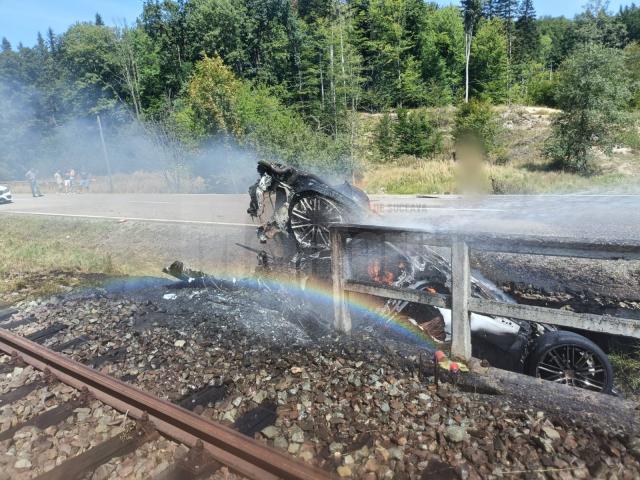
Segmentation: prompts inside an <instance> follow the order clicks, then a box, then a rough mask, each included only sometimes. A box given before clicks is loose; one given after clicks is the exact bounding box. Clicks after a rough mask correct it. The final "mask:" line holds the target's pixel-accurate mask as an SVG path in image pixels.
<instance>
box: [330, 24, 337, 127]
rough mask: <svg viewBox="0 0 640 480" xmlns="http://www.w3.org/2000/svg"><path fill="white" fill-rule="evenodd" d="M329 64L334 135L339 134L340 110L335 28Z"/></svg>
mask: <svg viewBox="0 0 640 480" xmlns="http://www.w3.org/2000/svg"><path fill="white" fill-rule="evenodd" d="M329 64H330V65H331V75H330V77H329V80H330V85H331V102H332V103H333V135H334V137H336V136H338V110H337V104H336V83H335V78H336V71H335V64H334V59H333V29H332V30H331V42H330V43H329Z"/></svg>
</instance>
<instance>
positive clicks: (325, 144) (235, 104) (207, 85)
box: [175, 57, 351, 171]
mask: <svg viewBox="0 0 640 480" xmlns="http://www.w3.org/2000/svg"><path fill="white" fill-rule="evenodd" d="M186 91H187V93H186V96H185V97H184V99H183V102H182V103H181V105H180V107H181V108H180V109H179V110H178V112H177V113H176V114H175V122H176V124H177V125H178V126H179V128H180V129H181V131H183V132H185V133H187V135H188V134H189V133H193V132H197V134H198V135H197V136H196V140H205V139H206V138H207V137H209V136H212V135H219V136H223V137H226V138H227V139H231V138H233V139H235V140H236V141H238V143H239V144H240V145H242V146H248V147H251V149H252V150H253V151H255V152H256V153H257V154H258V156H259V157H261V158H268V159H272V160H278V161H284V162H285V163H288V164H291V165H307V166H308V165H314V166H315V167H317V168H332V169H334V170H342V171H344V170H345V169H349V168H350V167H351V165H350V164H349V162H347V161H345V160H346V154H347V150H346V147H347V145H346V144H345V143H344V142H343V141H332V140H331V139H330V138H329V137H327V136H326V135H324V134H323V133H320V132H314V131H313V130H311V129H310V128H309V126H308V125H307V124H306V123H305V122H304V120H303V119H302V117H301V116H300V115H299V114H297V113H296V112H295V111H293V110H292V109H291V108H289V107H287V106H285V105H283V104H282V102H281V101H280V100H279V99H278V98H277V96H275V95H273V92H272V91H271V90H270V89H269V88H268V87H266V86H260V85H255V84H253V83H251V82H248V81H242V80H240V79H238V78H237V77H236V76H235V75H234V74H233V72H232V71H231V69H230V68H229V67H227V66H226V65H225V64H224V63H223V62H222V60H221V59H220V58H218V57H216V58H205V59H204V60H202V61H200V62H198V63H196V64H195V67H194V74H193V75H192V77H191V79H190V81H189V84H188V86H187V89H186Z"/></svg>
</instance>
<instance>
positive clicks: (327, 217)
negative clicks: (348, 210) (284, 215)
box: [291, 197, 343, 248]
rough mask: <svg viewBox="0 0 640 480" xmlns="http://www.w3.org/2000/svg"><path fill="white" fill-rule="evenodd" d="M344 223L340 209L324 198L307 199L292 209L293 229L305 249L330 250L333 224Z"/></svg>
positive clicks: (301, 200)
mask: <svg viewBox="0 0 640 480" xmlns="http://www.w3.org/2000/svg"><path fill="white" fill-rule="evenodd" d="M342 221H343V217H342V212H341V211H340V208H339V207H338V206H337V205H336V204H335V203H334V202H332V201H331V200H329V199H328V198H324V197H305V198H302V199H300V200H299V201H298V202H296V203H295V204H294V206H293V208H292V209H291V229H292V230H293V234H294V236H295V237H296V241H297V242H298V243H299V244H300V245H301V246H302V247H304V248H310V247H314V248H329V227H328V225H329V224H331V223H341V222H342Z"/></svg>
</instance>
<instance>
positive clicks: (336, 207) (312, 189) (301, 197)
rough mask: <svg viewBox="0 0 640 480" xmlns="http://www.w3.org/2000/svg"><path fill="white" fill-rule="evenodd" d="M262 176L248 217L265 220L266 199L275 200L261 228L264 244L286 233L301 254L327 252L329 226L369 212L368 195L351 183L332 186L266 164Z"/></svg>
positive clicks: (262, 163)
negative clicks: (270, 212)
mask: <svg viewBox="0 0 640 480" xmlns="http://www.w3.org/2000/svg"><path fill="white" fill-rule="evenodd" d="M258 173H259V174H260V178H259V179H258V180H257V181H256V183H255V184H254V185H252V186H251V188H250V189H249V195H250V197H251V203H250V205H249V209H248V210H247V213H248V214H249V215H251V216H252V217H261V216H262V215H263V214H264V213H265V207H266V204H265V198H266V197H269V198H270V199H271V200H272V203H271V208H272V215H271V218H270V219H269V220H268V221H267V222H265V223H264V224H263V225H262V226H260V227H259V228H258V238H259V239H260V242H262V243H266V241H267V240H269V239H272V238H274V237H275V236H276V235H277V234H278V233H284V234H285V235H287V236H289V237H290V238H291V239H292V240H294V241H295V243H296V246H297V248H298V249H299V250H307V251H308V250H315V251H317V250H323V249H327V248H328V247H329V228H328V226H329V224H331V223H342V222H348V221H355V220H358V219H359V218H360V217H362V216H363V215H364V214H366V212H367V211H368V208H369V198H368V197H367V195H366V194H365V193H364V192H363V191H362V190H360V189H358V188H356V187H354V186H353V185H351V184H349V183H347V182H344V183H343V184H341V185H338V186H330V185H329V184H328V183H327V182H325V181H324V180H322V179H321V178H320V177H318V176H317V175H313V174H311V173H307V172H304V171H302V170H299V169H296V168H293V167H288V166H285V165H281V164H277V163H269V162H265V161H260V162H259V163H258ZM272 194H273V198H272V197H271V195H272Z"/></svg>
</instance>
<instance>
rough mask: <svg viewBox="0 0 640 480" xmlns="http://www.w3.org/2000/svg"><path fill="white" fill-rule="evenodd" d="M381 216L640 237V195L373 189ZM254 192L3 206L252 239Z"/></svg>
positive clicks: (497, 229)
mask: <svg viewBox="0 0 640 480" xmlns="http://www.w3.org/2000/svg"><path fill="white" fill-rule="evenodd" d="M372 199H373V203H374V204H376V205H378V208H379V210H380V212H381V217H379V218H378V219H377V220H376V221H377V222H381V223H388V224H390V225H406V226H412V227H420V228H425V229H430V230H443V229H454V230H466V231H479V232H493V233H516V234H535V235H545V236H546V235H548V236H561V237H571V238H580V239H597V240H605V241H606V240H631V241H633V240H638V239H640V195H535V196H533V195H532V196H528V195H527V196H524V195H522V196H519V195H514V196H509V195H505V196H486V197H477V198H470V197H465V198H462V197H455V196H447V197H429V198H418V197H415V196H373V198H372ZM247 206H248V196H247V195H180V194H115V195H109V194H83V195H78V194H70V195H47V196H45V197H41V198H32V197H31V196H29V195H16V196H15V202H14V203H13V204H10V205H0V214H1V213H13V214H24V215H45V216H65V217H80V218H85V217H86V218H96V219H113V220H121V219H127V220H128V221H146V222H159V223H174V224H181V225H183V226H184V227H187V226H188V225H189V224H192V225H201V226H211V227H214V228H215V229H216V230H218V233H219V234H220V235H229V236H230V237H237V238H239V239H246V238H248V236H251V235H252V231H253V230H254V229H255V227H256V225H255V223H253V221H252V220H251V218H250V217H249V216H248V215H247V214H246V209H247Z"/></svg>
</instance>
